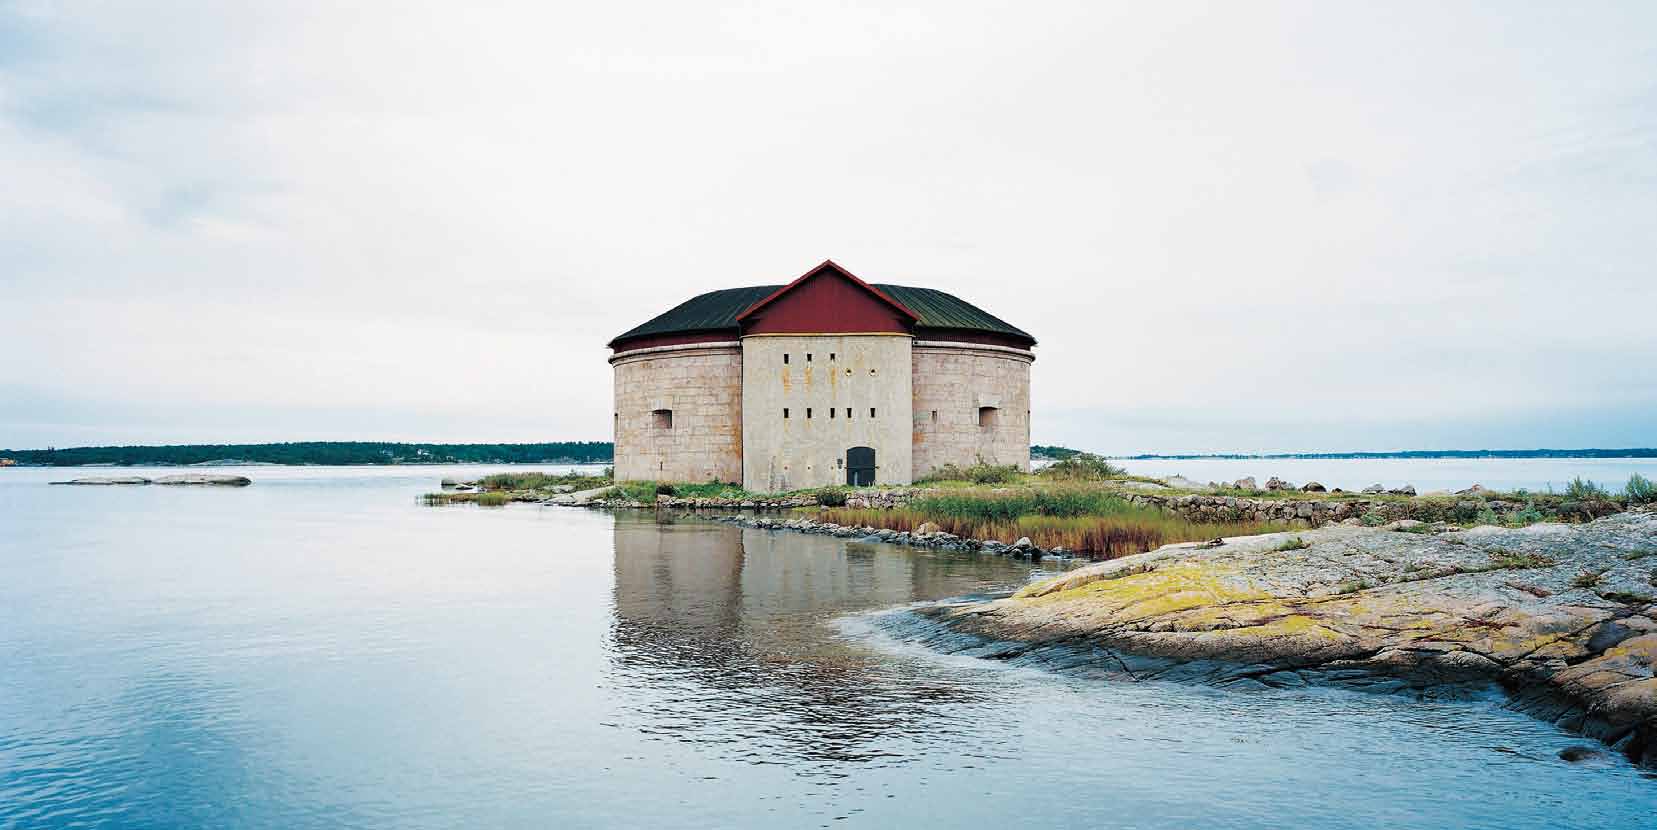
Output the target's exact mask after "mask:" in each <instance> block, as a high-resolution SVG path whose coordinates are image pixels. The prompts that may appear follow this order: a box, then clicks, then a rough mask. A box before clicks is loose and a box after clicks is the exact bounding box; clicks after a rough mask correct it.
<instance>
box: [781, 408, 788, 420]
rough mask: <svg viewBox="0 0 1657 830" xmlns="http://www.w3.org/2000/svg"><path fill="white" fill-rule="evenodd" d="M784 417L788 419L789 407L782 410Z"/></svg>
mask: <svg viewBox="0 0 1657 830" xmlns="http://www.w3.org/2000/svg"><path fill="white" fill-rule="evenodd" d="M782 416H783V417H784V418H787V417H788V407H786V406H785V407H783V408H782Z"/></svg>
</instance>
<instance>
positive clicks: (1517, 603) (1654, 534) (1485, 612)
mask: <svg viewBox="0 0 1657 830" xmlns="http://www.w3.org/2000/svg"><path fill="white" fill-rule="evenodd" d="M1424 527H1425V526H1423V525H1418V524H1414V523H1401V524H1399V525H1395V526H1394V527H1392V528H1390V529H1384V528H1369V527H1354V526H1350V525H1337V526H1331V527H1326V528H1323V529H1319V530H1307V531H1300V532H1295V533H1287V534H1285V533H1278V534H1267V535H1263V536H1253V537H1242V538H1236V539H1226V540H1220V541H1216V542H1210V543H1186V544H1180V545H1170V546H1168V547H1164V548H1161V549H1158V550H1155V551H1151V552H1149V553H1144V554H1138V555H1135V556H1128V557H1124V558H1121V559H1116V560H1111V561H1109V562H1102V563H1098V564H1095V565H1090V566H1087V567H1084V568H1080V569H1077V570H1074V571H1071V572H1069V573H1067V574H1065V575H1063V576H1061V577H1058V578H1056V579H1053V580H1050V581H1047V582H1043V583H1040V584H1037V585H1032V586H1029V587H1027V588H1025V589H1023V590H1022V591H1020V592H1018V593H1017V594H1015V595H1012V596H1009V597H1005V598H1001V599H995V600H990V601H972V602H958V603H951V604H942V605H938V606H932V607H927V608H923V609H919V610H917V611H915V612H913V613H911V614H907V615H905V616H906V617H907V619H908V623H906V624H907V625H909V626H910V628H911V629H912V630H911V631H910V632H908V633H909V634H910V636H912V637H913V638H914V639H917V640H920V641H922V642H923V643H926V644H928V645H931V646H932V647H934V648H938V649H941V650H944V651H948V652H952V653H967V654H975V655H978V656H985V657H993V658H996V659H1003V660H1018V661H1020V662H1021V663H1026V664H1039V665H1050V666H1059V667H1067V668H1075V667H1083V668H1086V669H1087V670H1089V671H1091V672H1094V673H1098V674H1102V675H1106V676H1111V677H1117V678H1121V679H1127V680H1146V679H1180V680H1188V681H1196V682H1205V683H1212V684H1216V685H1222V686H1229V687H1240V688H1247V687H1256V688H1258V687H1285V686H1301V685H1307V684H1340V685H1346V686H1353V687H1358V688H1364V689H1370V690H1376V691H1389V692H1405V693H1413V694H1419V695H1444V694H1464V693H1467V692H1469V691H1472V690H1484V689H1493V688H1494V689H1500V690H1502V691H1504V692H1505V693H1506V695H1507V697H1506V701H1507V702H1506V705H1507V706H1508V707H1510V708H1512V709H1514V710H1517V711H1520V712H1525V713H1528V714H1530V715H1533V716H1535V717H1537V718H1540V719H1542V720H1545V721H1548V722H1551V723H1553V724H1555V725H1557V726H1559V727H1560V728H1562V729H1565V730H1567V731H1571V732H1575V733H1579V734H1582V735H1585V736H1588V737H1591V738H1594V739H1597V740H1600V741H1602V742H1604V743H1605V744H1608V745H1609V746H1611V747H1612V748H1613V749H1615V750H1616V751H1618V752H1621V753H1623V754H1624V755H1626V756H1627V757H1629V758H1630V759H1632V760H1634V761H1636V762H1638V763H1642V764H1645V765H1648V766H1657V678H1654V676H1653V666H1654V664H1657V511H1653V510H1652V509H1650V508H1644V509H1640V510H1637V511H1633V512H1629V513H1623V514H1619V515H1615V516H1611V517H1608V518H1601V519H1598V520H1596V521H1593V522H1590V523H1586V524H1576V525H1565V524H1538V525H1532V526H1529V527H1524V528H1500V527H1492V526H1480V527H1474V528H1471V529H1468V530H1454V531H1449V532H1442V533H1436V534H1434V533H1422V532H1419V531H1420V530H1421V529H1423V528H1424Z"/></svg>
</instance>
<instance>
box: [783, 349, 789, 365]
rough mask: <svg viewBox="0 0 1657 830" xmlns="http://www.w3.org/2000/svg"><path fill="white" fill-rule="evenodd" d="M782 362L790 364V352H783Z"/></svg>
mask: <svg viewBox="0 0 1657 830" xmlns="http://www.w3.org/2000/svg"><path fill="white" fill-rule="evenodd" d="M782 363H783V365H784V366H787V365H788V352H783V353H782Z"/></svg>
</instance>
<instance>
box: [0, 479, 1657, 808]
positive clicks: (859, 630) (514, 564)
mask: <svg viewBox="0 0 1657 830" xmlns="http://www.w3.org/2000/svg"><path fill="white" fill-rule="evenodd" d="M79 472H83V473H85V472H94V471H79ZM246 472H247V473H248V474H249V475H251V476H253V477H254V478H255V479H256V480H257V483H256V484H255V485H254V486H252V487H248V488H244V489H237V490H221V489H182V488H161V487H147V488H66V487H48V486H46V485H45V483H44V482H45V481H46V480H47V479H49V478H52V477H55V476H58V475H61V473H54V472H52V471H44V470H10V471H4V473H3V474H0V574H4V578H3V579H0V667H4V671H0V827H6V828H12V827H17V828H23V827H28V828H35V827H120V828H152V827H157V828H159V827H279V828H338V827H365V828H366V827H374V828H379V827H389V828H428V827H429V828H452V827H708V828H713V827H720V828H725V827H738V828H741V827H765V828H777V827H808V826H820V827H855V826H861V827H894V826H904V827H962V826H973V827H1000V826H1045V827H1147V828H1188V827H1235V828H1282V827H1314V826H1315V827H1319V828H1358V827H1382V826H1385V827H1489V828H1542V827H1549V828H1553V827H1604V828H1632V827H1646V826H1651V824H1650V822H1651V816H1652V815H1653V813H1654V811H1657V780H1650V779H1649V778H1647V777H1645V774H1644V773H1642V772H1641V771H1640V770H1638V769H1635V768H1633V767H1631V766H1630V765H1628V764H1626V763H1624V762H1622V761H1621V760H1620V759H1615V758H1607V759H1603V760H1601V761H1598V762H1595V763H1589V764H1584V765H1570V764H1566V763H1564V762H1562V761H1560V760H1558V758H1557V757H1556V753H1557V752H1558V751H1559V750H1560V749H1562V748H1564V747H1566V746H1570V745H1573V744H1579V743H1582V741H1581V740H1580V739H1576V738H1572V737H1570V736H1568V735H1564V734H1561V733H1559V732H1557V731H1556V730H1553V729H1552V728H1550V727H1548V726H1545V725H1543V724H1540V723H1537V722H1535V721H1532V720H1529V719H1527V718H1523V717H1520V716H1516V715H1513V714H1510V713H1506V712H1503V711H1501V710H1500V709H1499V708H1498V707H1496V706H1494V705H1492V704H1490V703H1485V702H1427V703H1423V702H1417V701H1412V700H1406V699H1403V698H1398V697H1383V696H1367V695H1362V694H1356V693H1347V692H1332V691H1321V692H1320V691H1299V692H1290V691H1272V692H1228V691H1221V690H1215V689H1208V688H1196V687H1188V686H1181V685H1176V684H1160V683H1149V684H1125V683H1108V682H1100V681H1088V680H1082V679H1077V678H1068V677H1062V676H1057V675H1052V674H1046V673H1042V672H1039V671H1033V670H1025V669H1014V668H1008V667H1005V666H1001V665H998V664H996V663H993V662H991V661H981V660H973V659H968V658H941V657H938V656H936V655H934V654H932V653H929V652H927V651H925V650H924V649H921V648H919V647H916V646H913V645H909V644H906V643H903V642H896V641H893V640H891V639H889V638H888V637H887V636H886V635H884V634H882V633H881V632H883V631H885V630H887V627H886V626H884V625H882V622H883V621H884V620H886V619H887V617H886V616H884V615H891V614H902V613H903V611H902V609H903V608H904V607H905V606H907V605H909V604H911V603H915V602H921V601H927V600H933V599H937V598H942V597H949V596H956V595H962V594H968V593H973V592H983V591H989V590H995V589H1004V588H1009V587H1013V586H1016V585H1018V584H1021V583H1023V582H1024V581H1026V580H1027V579H1029V578H1031V576H1032V571H1031V566H1030V565H1028V564H1025V563H1019V562H1016V561H1008V560H1004V559H998V558H994V557H987V556H971V555H956V554H947V553H937V552H921V551H910V550H906V549H900V548H895V547H890V546H875V545H866V544H861V543H856V542H847V541H844V540H835V539H825V538H820V537H815V536H803V535H794V534H786V533H783V534H773V533H768V532H764V531H752V530H742V529H738V528H733V527H729V526H725V525H718V524H713V523H706V522H698V521H678V522H671V523H666V524H662V523H658V522H656V521H655V520H653V519H652V518H650V517H646V516H638V515H630V516H619V517H618V516H611V515H608V514H604V513H598V512H585V511H579V510H569V509H556V508H540V507H533V506H514V507H509V508H504V509H497V510H487V509H479V508H474V507H447V508H427V507H422V506H419V505H417V504H416V496H417V495H418V494H419V493H422V492H425V491H427V490H430V489H432V488H433V486H434V484H435V482H436V479H437V478H439V477H440V476H443V475H454V474H457V473H463V472H465V471H463V470H457V469H455V468H429V469H419V468H390V469H351V468H301V469H291V468H252V469H249V470H247V471H246ZM894 609H896V610H894Z"/></svg>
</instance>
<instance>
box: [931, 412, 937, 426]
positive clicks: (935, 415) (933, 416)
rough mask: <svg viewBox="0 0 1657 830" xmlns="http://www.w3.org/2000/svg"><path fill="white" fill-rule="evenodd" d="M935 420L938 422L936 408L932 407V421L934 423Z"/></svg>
mask: <svg viewBox="0 0 1657 830" xmlns="http://www.w3.org/2000/svg"><path fill="white" fill-rule="evenodd" d="M937 422H938V410H936V409H934V410H932V423H934V424H935V423H937Z"/></svg>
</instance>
